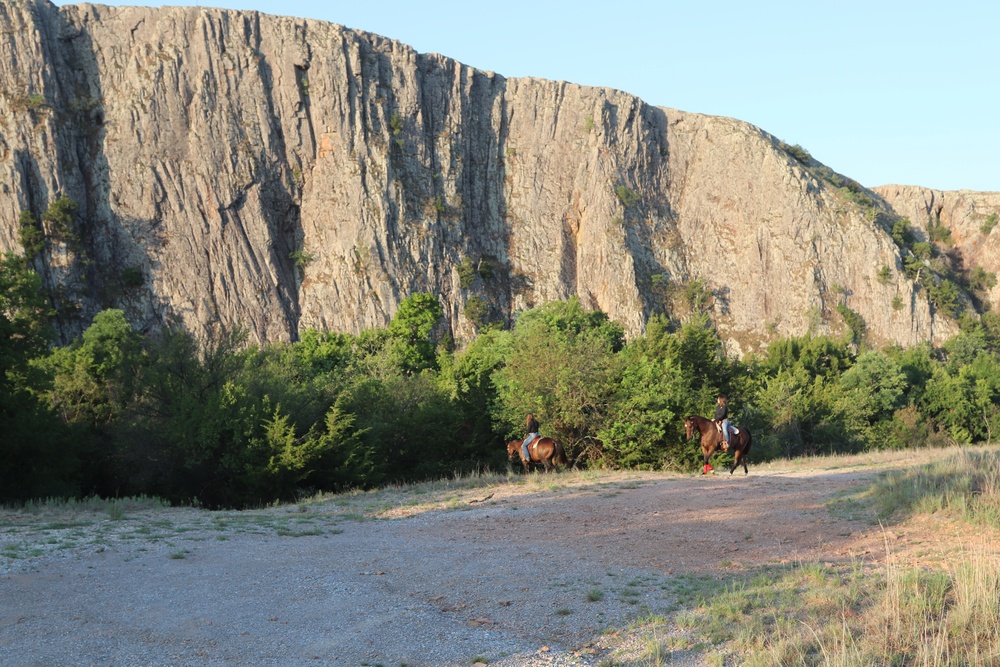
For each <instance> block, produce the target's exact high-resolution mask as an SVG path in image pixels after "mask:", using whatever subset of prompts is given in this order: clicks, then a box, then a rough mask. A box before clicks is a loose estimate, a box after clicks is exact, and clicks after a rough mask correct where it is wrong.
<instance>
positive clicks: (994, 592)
mask: <svg viewBox="0 0 1000 667" xmlns="http://www.w3.org/2000/svg"><path fill="white" fill-rule="evenodd" d="M876 462H877V463H879V464H880V465H889V467H890V468H894V469H892V470H890V472H889V473H888V474H887V475H885V476H884V477H881V478H878V479H877V480H875V481H874V482H873V484H872V485H871V486H870V488H868V489H866V490H864V491H862V492H861V493H859V494H857V495H856V497H855V498H853V502H855V503H857V504H859V505H870V506H871V507H872V508H874V510H875V512H876V514H877V515H878V516H879V517H880V518H881V519H882V520H883V521H895V522H906V521H910V520H915V519H919V520H921V521H922V522H924V523H927V522H937V524H938V525H940V526H941V528H942V530H945V529H947V530H946V532H947V533H948V535H949V536H951V535H954V534H968V533H969V531H961V530H957V528H960V525H959V526H956V524H965V525H972V526H976V527H978V530H976V531H974V536H973V537H972V538H969V539H966V540H965V541H964V542H963V543H961V544H949V545H948V546H949V548H950V549H951V550H952V556H951V558H950V559H949V560H948V561H946V562H945V563H946V565H945V566H931V565H929V563H928V562H921V561H919V560H917V561H912V560H910V561H908V562H904V561H903V559H902V558H901V557H900V556H899V555H898V554H895V553H893V550H892V548H891V547H890V540H889V539H888V538H887V539H886V545H885V549H886V556H885V559H884V561H883V565H881V566H873V565H865V564H862V563H855V564H853V565H851V566H847V567H834V566H830V565H820V564H815V563H803V564H798V565H796V566H793V567H788V568H767V569H764V570H761V571H759V572H758V573H757V574H756V576H752V577H750V578H748V579H747V578H745V579H743V580H741V581H739V582H736V583H729V584H725V585H718V586H717V585H715V584H712V583H709V584H707V585H705V586H704V587H703V589H702V595H703V596H702V597H701V599H700V600H699V601H698V602H696V603H694V604H692V605H689V607H688V609H686V610H682V611H679V612H677V613H674V614H671V615H667V616H663V617H659V618H654V619H647V621H646V623H645V625H644V627H643V633H644V634H645V636H646V637H649V638H650V639H649V640H648V641H649V642H650V643H649V646H653V647H654V648H655V650H649V651H647V652H645V654H644V655H641V656H640V657H639V658H638V659H636V660H633V661H632V662H625V663H622V664H626V665H633V666H636V667H639V666H642V667H646V666H647V665H659V664H669V662H665V661H666V660H667V659H668V658H669V656H666V657H665V656H664V654H663V646H664V645H663V643H662V641H660V640H659V639H656V638H660V637H662V636H663V635H664V634H665V633H673V634H683V633H687V634H689V635H691V636H694V637H697V638H700V639H701V640H702V641H703V642H705V647H704V650H703V651H702V652H701V655H702V657H703V658H704V659H705V660H707V661H711V660H715V661H717V662H720V664H723V663H724V664H727V665H751V666H761V667H763V666H768V667H770V666H778V665H790V664H795V665H831V666H844V667H847V666H855V665H925V666H938V665H941V666H945V665H975V666H979V665H982V666H984V667H985V666H986V665H996V664H1000V531H998V530H997V526H998V525H1000V523H998V522H997V518H998V507H1000V484H998V480H1000V450H998V448H996V447H982V448H956V449H953V450H948V451H940V450H937V451H929V452H920V451H918V452H909V453H891V452H889V453H877V454H873V455H868V454H866V455H861V456H856V457H830V458H829V459H826V458H824V459H822V460H820V461H817V460H816V459H813V460H812V461H811V465H812V466H816V464H817V463H819V464H820V467H823V468H827V469H828V468H838V469H839V468H850V467H854V466H869V465H872V464H873V463H876ZM897 463H898V464H899V465H898V466H897V465H896V464H897ZM775 465H776V466H787V467H788V468H790V469H795V468H798V467H800V466H804V465H806V462H787V463H786V462H781V463H778V464H775ZM781 469H785V468H781ZM887 535H888V533H887ZM710 658H711V660H710Z"/></svg>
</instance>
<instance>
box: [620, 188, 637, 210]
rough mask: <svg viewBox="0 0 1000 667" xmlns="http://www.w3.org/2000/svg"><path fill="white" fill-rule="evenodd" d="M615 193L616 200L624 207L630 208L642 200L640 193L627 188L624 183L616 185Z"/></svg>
mask: <svg viewBox="0 0 1000 667" xmlns="http://www.w3.org/2000/svg"><path fill="white" fill-rule="evenodd" d="M615 194H616V195H617V196H618V200H619V201H620V202H621V203H622V206H624V207H625V208H632V207H633V206H635V205H636V204H638V203H639V202H640V201H642V195H640V194H639V193H638V192H636V191H635V190H631V189H629V188H628V186H625V185H619V186H617V187H616V188H615Z"/></svg>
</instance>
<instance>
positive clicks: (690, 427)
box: [684, 415, 753, 475]
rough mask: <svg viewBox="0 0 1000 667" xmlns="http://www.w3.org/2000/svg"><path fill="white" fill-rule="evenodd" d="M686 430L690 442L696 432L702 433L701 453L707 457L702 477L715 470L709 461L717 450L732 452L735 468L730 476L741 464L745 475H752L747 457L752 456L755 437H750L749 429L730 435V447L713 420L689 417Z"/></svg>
mask: <svg viewBox="0 0 1000 667" xmlns="http://www.w3.org/2000/svg"><path fill="white" fill-rule="evenodd" d="M684 430H685V431H687V439H688V440H690V439H691V436H693V435H694V433H695V431H698V432H699V433H701V453H702V454H703V455H704V456H705V465H704V466H703V467H702V469H701V474H702V475H704V474H706V473H708V472H710V471H712V470H714V468H712V464H710V463H709V462H708V459H709V458H711V456H712V454H714V453H715V450H717V449H722V451H724V452H725V451H729V450H732V452H733V467H732V468H730V469H729V474H730V475H732V474H733V471H734V470H736V466H738V465H739V464H741V463H742V464H743V474H744V475H747V474H749V473H750V471H749V470H747V456H748V455H749V454H750V445H752V444H753V436H751V435H750V431H749V429H745V428H740V432H739V433H730V434H729V445H728V446H727V445H726V441H725V440H724V439H723V438H722V433H720V432H719V428H718V427H717V426H716V425H715V422H714V421H712V420H711V419H705V418H704V417H699V416H697V415H693V416H691V417H688V418H686V419H685V420H684Z"/></svg>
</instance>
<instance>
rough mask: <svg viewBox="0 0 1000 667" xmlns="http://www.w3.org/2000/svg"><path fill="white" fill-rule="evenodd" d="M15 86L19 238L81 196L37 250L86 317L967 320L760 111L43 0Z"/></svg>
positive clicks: (23, 1)
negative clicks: (713, 110)
mask: <svg viewBox="0 0 1000 667" xmlns="http://www.w3.org/2000/svg"><path fill="white" fill-rule="evenodd" d="M0 91H2V92H0V103H2V104H0V172H2V173H3V174H4V176H5V178H4V179H3V184H2V185H0V247H2V248H3V249H7V250H10V249H20V244H19V241H18V217H19V215H20V213H21V211H24V210H28V211H32V212H33V213H34V214H35V216H36V217H37V218H39V219H40V218H41V217H42V215H43V213H44V210H45V208H46V206H47V205H48V203H49V202H51V201H52V200H53V199H55V198H56V197H57V196H58V195H60V194H64V195H66V196H68V197H69V198H71V199H72V200H73V201H74V202H76V203H77V204H78V206H79V208H78V211H77V216H76V219H75V222H74V226H73V229H72V230H71V231H72V233H70V234H62V235H60V234H57V233H50V235H49V242H48V244H47V246H46V248H45V250H44V251H43V252H42V253H41V255H40V256H39V257H38V259H37V260H36V265H37V266H38V267H39V269H40V270H41V271H43V273H44V276H45V279H46V281H47V283H48V285H49V286H50V288H52V292H53V294H54V295H55V297H54V299H55V300H56V302H57V303H56V305H58V306H60V307H61V308H62V311H63V313H64V318H63V327H64V335H70V334H72V333H73V332H74V327H77V329H78V327H79V323H80V322H83V323H86V322H87V321H89V316H91V315H92V314H93V313H94V312H96V311H97V310H99V309H100V308H104V307H110V306H116V307H120V308H123V309H124V310H125V311H126V313H127V314H128V315H129V317H130V318H131V319H132V320H133V322H135V323H136V324H137V325H139V326H141V327H143V328H149V329H155V328H157V327H160V326H163V325H164V324H165V323H167V322H169V321H172V320H173V321H178V322H180V323H182V324H183V325H184V326H186V327H188V328H190V329H191V330H193V331H195V332H197V333H198V334H199V335H207V333H208V332H210V331H211V330H213V329H214V328H217V327H223V328H230V327H234V326H242V327H244V328H246V329H247V330H248V331H249V333H250V335H251V338H252V339H253V340H260V341H264V340H276V339H294V338H295V337H296V336H297V335H298V332H299V331H301V330H302V329H303V328H306V327H319V328H329V329H338V330H345V331H358V330H360V329H363V328H366V327H371V326H376V325H382V324H384V323H385V322H387V321H388V319H389V318H391V316H392V315H393V313H394V312H395V310H396V308H397V306H398V304H399V302H400V301H401V299H403V298H405V297H406V296H407V295H408V294H410V293H412V292H415V291H430V292H433V293H435V294H437V295H438V296H439V297H440V299H441V301H442V303H443V305H444V306H445V311H446V319H447V323H448V326H449V327H450V328H451V330H452V332H453V333H454V335H455V336H456V337H457V338H459V339H462V338H468V337H470V336H471V335H473V334H474V331H475V329H476V326H477V325H478V324H481V323H482V322H483V321H484V320H489V319H492V320H502V321H508V322H509V321H511V320H512V319H513V318H514V317H516V314H517V312H518V311H520V310H522V309H524V308H526V307H529V306H531V305H534V304H538V303H541V302H544V301H546V300H550V299H558V298H564V297H567V296H570V295H574V294H575V295H579V296H580V298H581V299H582V300H583V302H584V303H585V304H587V305H590V306H593V307H599V308H602V309H603V310H605V311H606V312H608V313H609V315H610V316H611V317H612V318H614V319H616V320H617V321H619V322H621V323H622V324H623V325H624V326H625V328H626V330H627V332H628V333H629V334H632V335H635V334H637V333H639V332H641V331H642V330H643V327H644V326H645V323H646V321H647V319H648V318H649V316H650V315H651V314H652V313H655V312H657V311H659V310H662V309H664V308H665V307H666V306H667V303H666V302H667V300H669V299H671V294H673V295H674V296H673V299H674V303H675V305H676V302H677V298H676V294H677V292H678V290H679V286H684V285H691V284H692V281H695V280H697V279H700V280H703V281H705V282H704V284H705V285H706V286H707V288H708V289H710V290H711V291H712V293H713V294H714V299H712V300H710V302H709V303H710V305H711V308H712V314H713V316H714V317H715V319H716V321H717V322H718V325H719V328H720V331H721V332H722V334H723V336H724V337H725V338H726V339H727V340H728V341H729V342H730V344H731V345H732V347H733V349H735V350H738V351H747V350H750V349H754V348H755V347H756V346H757V345H759V344H761V343H765V342H766V341H767V340H768V339H770V338H772V337H773V336H775V335H789V334H801V333H804V332H805V331H807V330H813V331H817V332H822V331H828V330H836V329H839V328H842V327H843V323H842V321H841V318H840V316H839V315H838V314H837V306H838V305H840V304H844V305H847V306H848V307H849V308H850V309H852V310H853V311H855V312H857V313H859V314H860V315H861V316H862V317H863V318H864V319H865V321H866V323H867V327H868V331H869V335H870V336H872V337H873V338H874V339H875V340H877V341H892V342H896V343H901V344H904V345H908V344H913V343H917V342H920V341H928V340H932V341H939V340H941V339H942V338H944V337H947V336H949V335H951V334H952V333H953V332H954V331H955V326H954V323H953V322H951V321H950V320H947V319H943V318H941V317H939V316H936V315H935V314H934V312H933V309H932V308H931V307H930V306H929V304H928V302H927V299H926V296H925V295H924V294H923V293H922V292H920V291H919V290H914V288H913V285H912V283H911V282H910V281H909V280H907V279H906V278H905V276H904V275H903V273H902V270H901V267H902V263H901V259H900V255H899V250H898V248H897V247H896V246H895V245H894V243H893V242H892V240H891V238H890V237H889V235H888V234H887V232H886V230H885V229H883V228H882V227H881V226H880V225H878V224H875V222H874V220H875V219H876V218H875V217H874V216H873V215H872V212H871V211H870V210H867V209H863V208H860V207H858V206H857V205H856V204H854V203H853V202H852V201H851V200H850V199H848V198H845V197H844V195H842V194H841V193H840V192H839V191H838V190H836V189H834V188H832V187H830V186H828V185H827V184H826V183H825V182H824V181H823V180H822V179H819V178H817V177H816V176H814V175H813V173H812V172H810V171H809V170H807V169H805V168H804V167H803V165H802V164H800V163H799V162H798V161H796V160H795V159H794V158H793V157H792V156H791V155H789V153H788V152H787V151H786V150H785V149H784V148H783V147H782V145H781V144H780V142H778V141H776V140H775V139H774V138H773V137H771V136H770V135H768V134H767V133H765V132H763V131H761V130H760V129H758V128H755V127H753V126H751V125H749V124H746V123H742V122H739V121H736V120H732V119H727V118H717V117H710V116H701V115H697V114H690V113H684V112H680V111H675V110H672V109H663V108H657V107H652V106H650V105H648V104H645V103H644V102H643V101H642V100H640V99H638V98H636V97H634V96H632V95H628V94H626V93H623V92H619V91H615V90H609V89H602V88H589V87H584V86H578V85H573V84H569V83H564V82H555V81H544V80H538V79H530V78H529V79H507V78H504V77H502V76H500V75H497V74H494V73H491V72H484V71H479V70H475V69H472V68H470V67H466V66H464V65H462V64H460V63H458V62H455V61H454V60H450V59H448V58H445V57H442V56H438V55H427V54H419V53H417V52H415V51H414V50H413V49H411V48H410V47H408V46H406V45H404V44H401V43H399V42H395V41H392V40H389V39H385V38H382V37H379V36H376V35H371V34H367V33H362V32H357V31H353V30H349V29H346V28H344V27H342V26H338V25H332V24H327V23H323V22H317V21H310V20H306V19H293V18H283V17H274V16H266V15H261V14H258V13H256V12H235V11H223V10H211V9H202V8H163V9H148V8H128V7H101V6H94V5H76V6H65V7H62V8H57V7H55V6H53V5H51V4H49V3H48V2H45V1H44V0H13V1H8V2H7V3H5V4H3V5H2V6H0ZM45 225H46V231H48V232H53V231H54V230H53V229H51V227H52V223H45ZM883 266H887V267H889V268H890V270H891V276H892V277H891V280H889V281H885V280H884V279H883V280H877V279H876V276H877V273H878V272H879V270H880V268H881V267H883ZM894 297H899V298H898V299H895V302H896V307H893V306H892V305H891V304H892V303H893V301H894Z"/></svg>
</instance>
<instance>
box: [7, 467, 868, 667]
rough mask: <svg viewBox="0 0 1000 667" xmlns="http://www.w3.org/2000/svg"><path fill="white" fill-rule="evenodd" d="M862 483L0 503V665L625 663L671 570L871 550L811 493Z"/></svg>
mask: <svg viewBox="0 0 1000 667" xmlns="http://www.w3.org/2000/svg"><path fill="white" fill-rule="evenodd" d="M864 477H865V473H863V472H858V471H854V472H848V471H825V472H796V473H793V472H780V471H767V472H758V473H757V474H751V475H750V476H749V477H742V476H734V477H730V476H729V475H716V476H708V477H684V476H670V475H666V474H652V473H650V474H638V473H632V474H628V475H624V474H608V475H593V474H589V475H588V474H583V475H581V474H562V475H556V476H552V477H548V478H545V477H543V476H538V477H536V478H535V479H534V481H532V482H529V483H516V484H511V483H497V484H495V485H489V486H486V487H479V488H465V489H449V490H444V491H430V492H425V493H424V494H423V495H420V493H421V492H420V490H419V489H416V490H415V491H414V490H410V491H404V490H398V491H396V492H392V491H383V492H379V494H356V495H355V496H351V497H350V498H348V499H340V500H326V501H317V502H314V503H307V504H302V505H298V506H290V507H284V508H275V509H270V510H260V511H255V512H247V513H237V512H228V513H211V512H206V511H199V510H192V509H170V508H161V509H156V510H141V511H139V510H137V511H135V512H131V511H128V510H126V511H124V512H123V513H120V514H118V515H116V516H108V515H107V513H105V514H104V515H100V514H96V515H94V514H91V515H88V514H87V513H86V512H85V511H81V512H79V513H77V514H74V515H73V516H70V517H66V516H60V517H49V516H39V515H37V514H30V513H27V512H22V513H20V514H18V513H15V512H13V511H11V510H5V511H4V513H3V514H0V548H2V550H3V554H5V555H6V556H7V557H6V558H5V559H3V560H2V563H0V665H3V666H8V665H17V666H29V665H30V666H46V667H48V666H53V667H54V666H60V667H76V666H79V667H94V666H98V665H114V666H116V667H118V666H132V665H144V666H159V665H174V666H181V665H199V666H215V665H219V666H221V665H227V666H229V665H261V666H265V665H268V666H270V665H273V666H293V665H317V666H321V665H349V666H354V665H369V666H374V665H383V666H384V667H402V666H403V665H406V666H409V667H416V666H424V665H427V666H430V665H434V666H451V665H455V666H459V665H461V666H466V667H467V666H470V665H473V664H474V663H476V662H477V661H478V662H483V663H487V664H489V665H490V666H491V667H523V666H534V665H539V666H541V665H550V666H561V665H567V666H569V665H598V664H601V662H602V661H604V664H611V663H610V659H614V660H615V661H617V663H618V664H642V663H641V662H640V661H639V658H640V657H641V656H640V654H641V651H642V646H641V644H642V640H641V638H640V637H639V635H638V634H637V633H636V631H635V630H633V629H630V623H631V621H632V620H633V619H635V618H636V617H637V616H640V615H642V614H648V613H655V614H669V613H671V612H672V611H673V610H674V609H675V599H674V594H673V592H672V591H673V589H672V583H673V582H676V581H677V580H678V578H688V579H689V580H690V578H691V577H698V576H725V577H738V576H740V573H741V572H742V571H744V570H746V569H748V568H753V567H756V566H759V565H762V564H767V563H784V562H794V561H799V560H810V559H818V560H826V561H838V562H842V561H847V560H850V559H852V558H857V557H858V556H859V555H861V556H863V555H864V554H866V553H872V551H873V549H877V541H878V536H877V535H872V534H871V526H870V525H861V524H853V523H851V522H849V521H846V520H843V519H836V518H834V517H832V516H831V515H830V514H829V513H828V511H827V510H826V507H825V505H824V503H825V502H826V501H827V500H828V499H829V498H831V497H833V495H834V494H836V493H838V492H840V491H842V490H843V489H845V488H849V487H851V486H852V485H856V484H858V483H859V481H861V480H863V479H864ZM414 494H417V495H414ZM672 658H673V660H674V662H673V663H672V664H681V665H684V664H689V665H697V664H702V661H703V660H704V659H705V656H703V655H701V654H699V653H696V652H693V651H677V652H676V654H675V655H673V656H672Z"/></svg>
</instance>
